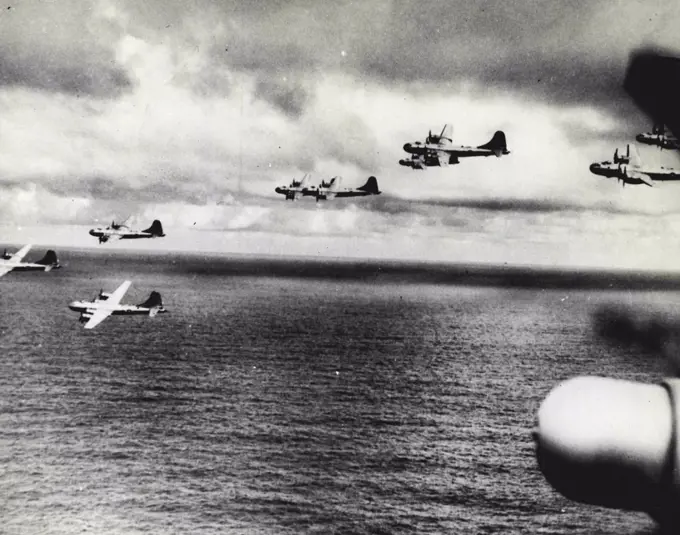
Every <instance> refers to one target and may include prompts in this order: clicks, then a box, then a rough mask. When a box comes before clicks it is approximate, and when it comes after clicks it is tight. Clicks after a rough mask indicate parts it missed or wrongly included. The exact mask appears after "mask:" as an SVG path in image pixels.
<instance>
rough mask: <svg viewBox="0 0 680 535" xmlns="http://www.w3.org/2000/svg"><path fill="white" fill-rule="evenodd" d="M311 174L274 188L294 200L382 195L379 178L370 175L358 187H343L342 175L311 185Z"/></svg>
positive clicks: (288, 198) (323, 199) (321, 199)
mask: <svg viewBox="0 0 680 535" xmlns="http://www.w3.org/2000/svg"><path fill="white" fill-rule="evenodd" d="M309 182H310V176H309V175H305V176H304V177H303V178H302V180H293V181H292V182H291V183H290V185H289V186H279V187H277V188H275V189H274V191H275V192H276V193H279V194H281V195H285V197H286V200H290V201H294V200H296V199H297V198H298V197H315V198H316V200H317V201H325V200H327V199H335V198H344V197H366V196H367V195H380V193H381V191H380V189H379V188H378V180H377V179H376V178H375V177H374V176H371V177H368V180H367V181H366V183H365V184H364V185H363V186H359V187H358V188H342V187H340V185H341V184H342V177H339V176H336V177H333V178H332V179H331V180H330V181H328V182H326V181H323V180H322V181H321V183H320V184H319V185H318V186H311V185H309Z"/></svg>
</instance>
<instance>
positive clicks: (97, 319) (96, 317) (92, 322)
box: [85, 308, 113, 329]
mask: <svg viewBox="0 0 680 535" xmlns="http://www.w3.org/2000/svg"><path fill="white" fill-rule="evenodd" d="M88 312H89V313H90V314H91V315H90V319H89V320H87V323H86V324H85V328H86V329H94V328H95V327H96V326H97V325H99V324H100V323H101V322H102V321H104V320H105V319H106V318H108V317H109V316H110V315H111V313H112V312H113V310H105V309H101V308H95V309H92V310H91V311H90V310H88Z"/></svg>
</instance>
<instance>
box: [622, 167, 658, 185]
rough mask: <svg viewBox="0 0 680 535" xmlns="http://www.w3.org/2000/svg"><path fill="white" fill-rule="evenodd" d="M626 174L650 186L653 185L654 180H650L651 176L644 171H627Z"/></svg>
mask: <svg viewBox="0 0 680 535" xmlns="http://www.w3.org/2000/svg"><path fill="white" fill-rule="evenodd" d="M628 176H629V177H630V178H636V179H638V180H639V181H640V182H642V183H643V184H646V185H647V186H649V187H650V188H653V187H654V182H653V181H652V179H651V177H650V176H649V175H648V174H646V173H641V172H640V171H628Z"/></svg>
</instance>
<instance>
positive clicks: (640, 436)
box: [534, 377, 680, 530]
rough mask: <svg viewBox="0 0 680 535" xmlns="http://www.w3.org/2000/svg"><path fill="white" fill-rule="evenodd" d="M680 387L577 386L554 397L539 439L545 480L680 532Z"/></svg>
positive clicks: (581, 380) (586, 382) (673, 382)
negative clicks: (637, 512) (679, 434)
mask: <svg viewBox="0 0 680 535" xmlns="http://www.w3.org/2000/svg"><path fill="white" fill-rule="evenodd" d="M679 424H680V380H678V379H667V380H665V381H664V382H663V383H662V384H661V385H654V384H644V383H636V382H632V381H623V380H617V379H609V378H604V377H578V378H575V379H569V380H567V381H565V382H563V383H561V384H560V385H558V386H557V387H556V388H555V389H553V390H552V392H550V394H549V395H548V396H547V397H546V399H545V400H544V401H543V403H542V404H541V407H540V409H539V412H538V428H537V430H536V431H535V432H534V439H535V441H536V456H537V459H538V464H539V466H540V468H541V471H542V472H543V475H544V476H545V478H546V479H547V480H548V482H549V483H550V484H551V485H552V486H553V487H554V488H555V490H557V491H558V492H560V493H561V494H563V495H564V496H565V497H567V498H569V499H571V500H574V501H578V502H582V503H588V504H592V505H598V506H602V507H611V508H616V509H624V510H631V511H643V512H646V513H648V514H649V515H650V516H651V517H652V518H654V519H655V520H656V521H657V522H658V523H659V524H660V525H661V526H662V528H664V529H669V528H670V529H673V530H675V529H677V528H678V527H680V447H679V445H680V441H679V440H678V425H679Z"/></svg>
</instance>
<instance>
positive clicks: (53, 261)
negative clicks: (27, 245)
mask: <svg viewBox="0 0 680 535" xmlns="http://www.w3.org/2000/svg"><path fill="white" fill-rule="evenodd" d="M36 264H40V265H41V266H45V268H46V269H52V268H56V267H61V266H60V265H59V259H58V258H57V253H55V252H54V251H53V250H52V249H50V250H49V251H47V252H46V253H45V256H43V257H42V258H41V259H40V260H38V261H37V262H36Z"/></svg>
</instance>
